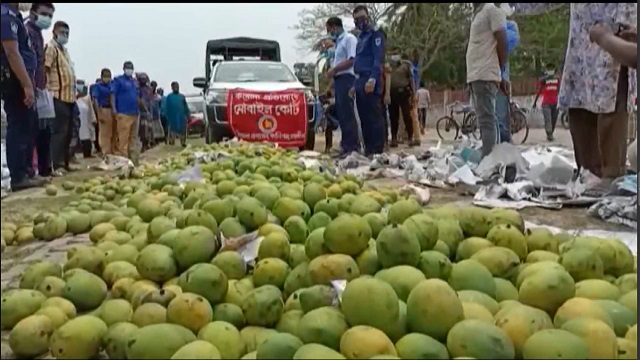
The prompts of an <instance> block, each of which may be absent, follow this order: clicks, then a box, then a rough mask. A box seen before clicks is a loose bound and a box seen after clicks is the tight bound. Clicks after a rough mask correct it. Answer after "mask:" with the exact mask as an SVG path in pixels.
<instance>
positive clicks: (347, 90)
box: [321, 5, 431, 158]
mask: <svg viewBox="0 0 640 360" xmlns="http://www.w3.org/2000/svg"><path fill="white" fill-rule="evenodd" d="M353 17H354V22H355V24H356V27H357V29H358V32H359V35H358V37H356V36H355V35H354V34H352V33H351V32H348V31H345V28H344V25H343V23H342V19H340V18H339V17H331V18H329V19H328V20H327V22H326V29H327V34H328V37H327V38H326V39H324V40H323V41H322V44H321V48H322V51H321V56H322V57H324V58H326V59H327V60H328V61H327V63H326V66H327V70H326V71H325V75H326V76H327V78H329V80H330V84H329V87H328V90H327V92H326V98H327V99H331V101H330V104H328V105H327V107H328V108H330V109H331V110H332V112H331V118H332V119H335V120H336V121H335V122H336V126H334V127H336V128H337V127H339V128H340V131H341V135H342V137H341V141H340V150H339V151H336V152H335V153H334V155H335V156H336V157H338V158H340V157H345V156H347V155H348V154H350V153H352V152H354V151H358V152H360V151H361V150H364V153H365V154H366V155H372V154H376V153H381V152H383V151H386V150H388V149H389V148H395V147H398V146H399V144H401V143H403V142H406V143H407V145H408V146H410V147H413V146H418V145H420V135H421V134H422V135H423V134H424V133H425V129H426V120H427V113H428V111H427V110H428V108H429V106H430V103H431V98H430V95H429V91H428V90H427V89H426V87H425V84H424V82H423V81H421V79H420V76H419V71H418V64H417V61H411V60H409V58H408V55H407V54H404V53H402V51H400V49H398V48H391V49H389V50H388V51H386V50H385V49H386V46H385V41H386V36H385V33H384V32H383V31H382V30H381V29H378V28H377V27H376V26H375V24H373V23H372V22H371V19H370V17H369V12H368V9H367V7H366V6H364V5H359V6H357V7H356V8H355V9H354V11H353ZM354 101H355V105H356V106H355V108H354ZM355 109H357V115H358V116H356V111H355ZM358 119H360V122H358ZM331 129H332V126H327V128H326V138H325V140H326V148H325V152H332V149H333V136H332V133H331Z"/></svg>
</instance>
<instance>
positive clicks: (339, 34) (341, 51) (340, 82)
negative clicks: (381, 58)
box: [327, 17, 360, 156]
mask: <svg viewBox="0 0 640 360" xmlns="http://www.w3.org/2000/svg"><path fill="white" fill-rule="evenodd" d="M327 33H329V35H331V37H332V38H333V41H335V44H336V45H335V53H334V56H333V61H331V68H330V69H329V70H328V71H327V77H329V78H332V79H333V84H334V99H335V109H336V112H337V115H338V122H339V123H340V132H341V133H342V138H341V141H340V147H341V149H342V153H341V154H340V156H347V155H349V154H351V153H352V152H354V151H355V152H357V151H358V150H359V148H360V146H359V145H358V123H357V122H356V118H355V114H354V111H353V99H351V98H350V97H349V91H350V90H351V88H353V85H354V82H355V76H354V72H353V63H354V60H355V56H356V49H357V46H358V39H357V38H356V37H355V36H354V35H353V34H351V33H349V32H346V31H344V27H343V26H342V20H341V19H340V18H338V17H332V18H329V20H327ZM327 128H328V127H327ZM329 145H330V144H329Z"/></svg>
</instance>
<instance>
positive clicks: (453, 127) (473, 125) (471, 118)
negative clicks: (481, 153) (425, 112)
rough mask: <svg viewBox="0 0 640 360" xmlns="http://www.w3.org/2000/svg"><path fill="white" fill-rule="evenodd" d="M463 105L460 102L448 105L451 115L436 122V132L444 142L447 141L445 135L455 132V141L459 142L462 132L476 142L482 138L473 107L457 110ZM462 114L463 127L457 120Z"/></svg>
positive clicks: (463, 106) (468, 106)
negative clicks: (469, 135)
mask: <svg viewBox="0 0 640 360" xmlns="http://www.w3.org/2000/svg"><path fill="white" fill-rule="evenodd" d="M460 105H461V103H460V102H459V101H456V102H454V103H453V104H449V105H447V109H448V110H449V115H445V116H443V117H442V118H440V119H438V121H436V131H437V133H438V136H439V137H440V139H442V140H448V139H445V137H444V135H443V133H449V132H453V139H451V140H457V139H458V136H459V135H460V132H462V134H463V135H468V134H471V135H472V136H473V137H474V138H475V139H476V140H478V139H479V138H480V132H479V130H478V125H477V122H476V115H475V112H474V111H473V107H472V106H471V105H462V108H460V109H457V108H458V107H459V106H460ZM460 114H462V125H460V123H458V121H457V120H456V119H455V115H460Z"/></svg>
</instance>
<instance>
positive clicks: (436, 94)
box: [429, 78, 538, 105]
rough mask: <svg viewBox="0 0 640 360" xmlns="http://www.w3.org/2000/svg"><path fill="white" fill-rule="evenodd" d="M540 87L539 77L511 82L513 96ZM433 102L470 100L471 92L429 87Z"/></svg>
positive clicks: (532, 93)
mask: <svg viewBox="0 0 640 360" xmlns="http://www.w3.org/2000/svg"><path fill="white" fill-rule="evenodd" d="M537 88H538V79H537V78H525V79H515V80H513V81H512V82H511V91H512V94H513V96H527V95H535V93H536V91H537ZM429 91H430V92H431V103H432V104H434V105H435V104H448V103H452V102H455V101H460V102H469V94H468V93H467V92H466V91H465V90H464V89H453V90H451V89H438V88H433V89H429Z"/></svg>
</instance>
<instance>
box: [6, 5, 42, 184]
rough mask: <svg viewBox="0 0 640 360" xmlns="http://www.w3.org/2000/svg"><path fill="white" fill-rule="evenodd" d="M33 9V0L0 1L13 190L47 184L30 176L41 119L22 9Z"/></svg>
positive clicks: (29, 45) (34, 56) (34, 62)
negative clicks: (25, 0) (36, 129)
mask: <svg viewBox="0 0 640 360" xmlns="http://www.w3.org/2000/svg"><path fill="white" fill-rule="evenodd" d="M30 9H31V4H30V3H3V4H0V40H1V41H2V52H0V67H1V70H0V77H1V79H2V88H1V89H0V91H1V93H2V98H3V100H4V111H5V113H6V114H7V150H6V151H7V166H8V167H9V172H10V173H11V188H12V190H14V191H18V190H23V189H27V188H31V187H36V186H41V185H43V184H44V181H43V180H36V179H29V177H28V170H29V167H28V164H29V163H30V161H29V159H31V158H30V156H33V153H29V144H31V143H32V139H31V135H32V129H33V128H34V127H35V126H37V122H38V113H37V111H36V108H35V106H34V104H35V94H34V86H33V82H34V80H35V79H34V76H35V71H36V66H37V60H36V53H35V51H34V50H33V46H32V44H31V39H30V38H29V34H28V32H27V29H26V28H25V26H24V19H23V18H22V15H21V14H20V11H25V12H26V11H29V10H30Z"/></svg>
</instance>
